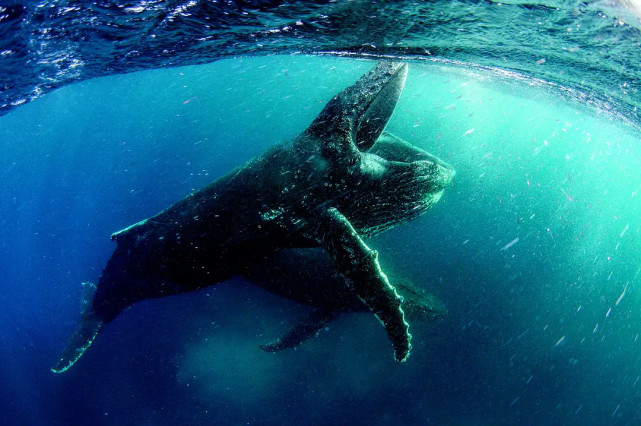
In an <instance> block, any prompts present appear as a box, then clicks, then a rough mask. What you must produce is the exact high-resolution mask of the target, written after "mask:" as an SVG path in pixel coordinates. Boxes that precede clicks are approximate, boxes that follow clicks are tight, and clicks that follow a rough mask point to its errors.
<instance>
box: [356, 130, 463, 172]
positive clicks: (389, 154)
mask: <svg viewBox="0 0 641 426" xmlns="http://www.w3.org/2000/svg"><path fill="white" fill-rule="evenodd" d="M368 152H369V153H371V154H374V155H378V156H379V157H381V158H384V159H385V160H387V161H391V162H396V163H403V164H411V163H424V164H428V163H431V164H435V165H436V166H437V167H438V173H437V174H438V175H439V176H440V178H441V180H442V182H443V183H444V184H448V183H450V182H451V181H452V179H454V176H455V175H456V170H455V169H454V167H452V166H451V165H450V164H448V163H447V162H446V161H444V160H442V159H441V158H439V157H437V156H436V155H433V154H430V153H429V152H427V151H425V150H423V149H421V148H419V147H417V146H414V145H412V144H410V143H408V142H406V141H404V140H403V139H401V138H399V137H398V136H395V135H393V134H391V133H389V132H383V133H382V134H381V136H380V137H379V139H378V140H377V141H376V143H375V144H374V146H373V147H372V148H371V149H370V150H369V151H368ZM430 176H433V174H430Z"/></svg>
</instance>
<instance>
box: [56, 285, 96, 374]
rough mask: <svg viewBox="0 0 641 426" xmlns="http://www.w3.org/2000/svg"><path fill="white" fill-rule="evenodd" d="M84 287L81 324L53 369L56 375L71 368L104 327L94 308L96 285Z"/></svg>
mask: <svg viewBox="0 0 641 426" xmlns="http://www.w3.org/2000/svg"><path fill="white" fill-rule="evenodd" d="M82 285H83V286H84V289H83V290H84V291H83V296H82V314H81V316H80V323H79V324H78V328H77V329H76V331H75V332H74V333H73V334H72V335H71V337H70V338H69V340H68V341H67V345H66V346H65V348H64V350H63V351H62V355H61V356H60V359H59V360H58V362H57V363H56V365H55V366H53V368H51V371H53V372H54V373H62V372H65V371H67V370H68V369H69V368H71V366H72V365H73V364H74V363H75V362H76V361H78V359H79V358H80V357H81V356H82V354H84V353H85V351H86V350H87V348H88V347H89V346H91V343H93V340H94V339H95V338H96V335H97V334H98V331H100V327H102V320H100V319H99V318H98V316H97V315H96V313H95V311H94V309H93V306H92V302H93V295H94V293H95V292H96V285H95V284H93V283H89V282H86V283H82Z"/></svg>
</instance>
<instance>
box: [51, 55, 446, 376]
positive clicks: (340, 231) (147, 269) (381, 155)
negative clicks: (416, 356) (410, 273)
mask: <svg viewBox="0 0 641 426" xmlns="http://www.w3.org/2000/svg"><path fill="white" fill-rule="evenodd" d="M407 70H408V67H407V64H403V63H394V62H379V63H378V64H376V65H375V66H374V68H373V69H372V70H371V71H369V72H368V73H367V74H365V75H364V76H362V77H361V78H360V79H359V80H358V81H357V82H356V83H354V84H353V85H351V86H349V87H347V88H346V89H344V90H343V91H342V92H340V93H339V94H337V95H336V96H334V97H333V98H332V99H331V100H330V101H329V102H328V103H327V104H326V105H325V107H324V108H323V110H322V111H321V112H320V114H319V115H318V116H317V117H316V119H314V121H313V122H312V123H311V124H310V126H309V127H308V128H307V129H306V130H305V131H303V132H302V133H301V134H300V135H298V136H297V137H295V138H294V139H293V140H291V141H288V142H285V143H282V144H279V145H276V146H274V147H272V148H271V149H269V150H267V151H266V152H265V153H263V154H262V155H260V156H258V157H256V158H254V159H253V160H250V161H249V162H247V163H246V164H244V165H242V166H240V167H238V168H237V169H235V170H233V171H231V172H230V173H228V174H227V175H224V176H222V177H220V178H218V179H217V180H215V181H214V182H212V183H210V184H209V185H207V186H205V187H204V188H202V189H200V190H198V191H196V192H194V193H192V194H190V195H188V196H187V197H185V198H184V199H182V200H180V201H178V202H177V203H175V204H173V205H172V206H170V207H169V208H167V209H166V210H163V211H161V212H160V213H158V214H156V215H155V216H152V217H150V218H147V219H144V220H142V221H140V222H138V223H135V224H133V225H131V226H129V227H127V228H125V229H123V230H121V231H119V232H116V233H115V234H113V235H112V237H111V239H112V241H114V242H115V243H116V247H115V250H114V253H113V254H112V256H111V257H110V259H109V260H108V261H107V264H106V266H105V268H104V269H103V272H102V274H101V276H100V279H99V281H98V284H97V285H94V284H92V283H85V285H84V288H85V294H84V296H83V309H82V314H81V319H80V323H79V325H78V328H77V330H76V331H75V332H74V333H73V334H72V336H71V337H70V339H69V341H68V342H67V345H66V346H65V348H64V349H63V352H62V355H61V357H60V358H59V360H58V362H57V363H56V364H55V365H54V367H53V368H52V371H53V372H56V373H60V372H63V371H66V370H67V369H69V368H70V367H71V366H72V365H73V364H74V363H75V362H76V361H77V360H78V359H79V358H80V357H81V355H82V354H83V353H84V352H85V350H86V349H87V348H88V347H89V345H91V343H92V342H93V340H94V338H95V337H96V335H97V334H98V332H99V330H100V328H101V327H102V326H103V325H104V324H107V323H109V322H111V321H112V320H114V319H115V318H116V317H117V316H118V315H119V314H120V313H121V312H122V311H123V310H124V309H126V308H128V307H129V306H131V305H133V304H134V303H136V302H138V301H141V300H144V299H150V298H157V297H164V296H169V295H175V294H180V293H184V292H188V291H193V290H197V289H200V288H203V287H206V286H210V285H213V284H216V283H219V282H221V281H225V280H227V279H229V278H231V277H232V276H234V275H238V274H240V275H242V273H243V270H244V269H245V268H246V266H247V265H250V264H253V263H255V262H258V261H260V260H262V259H265V258H268V257H270V256H273V255H274V254H276V253H278V252H279V251H280V250H283V249H287V248H310V247H318V246H320V247H322V248H324V249H325V250H326V251H327V252H328V253H329V256H330V258H331V261H332V263H333V264H334V267H335V268H336V270H337V271H338V272H339V273H340V274H341V275H342V276H343V277H344V278H345V282H346V283H348V285H349V287H350V289H351V290H352V291H353V292H354V293H355V294H356V295H357V296H358V298H359V299H361V300H362V301H363V303H364V304H365V306H367V308H368V309H369V310H370V311H371V312H372V313H373V314H374V315H375V316H376V317H377V318H378V320H379V321H380V322H381V324H382V325H383V327H384V329H385V331H386V333H387V336H388V338H389V340H390V341H391V343H392V347H393V350H394V357H395V359H396V360H397V361H398V362H402V361H405V360H406V359H407V357H408V356H409V353H410V348H411V343H410V339H411V334H410V332H409V325H408V323H407V322H406V321H405V317H404V312H403V309H402V304H401V298H400V297H399V295H398V293H397V292H396V290H395V288H394V287H393V286H392V285H390V283H389V281H388V279H387V276H386V275H385V273H384V272H383V271H382V270H381V267H380V265H379V262H378V253H377V252H376V251H375V250H372V249H370V248H369V247H368V246H367V244H366V243H365V241H364V239H365V238H367V237H370V236H372V235H375V234H378V233H380V232H382V231H385V230H387V229H390V228H392V227H394V226H396V225H399V224H401V223H403V222H406V221H408V220H410V219H413V218H415V217H417V216H419V215H420V214H422V213H424V212H425V211H427V210H428V209H429V208H430V207H431V206H432V205H433V204H434V203H436V202H437V201H438V200H439V199H440V197H441V195H442V193H443V191H444V189H445V187H446V186H448V185H449V184H450V182H451V180H452V178H453V177H454V174H455V172H454V169H453V168H452V167H451V166H449V165H448V164H447V163H445V162H443V161H441V160H439V159H438V158H436V157H434V156H431V155H429V154H427V153H425V152H424V151H422V150H418V149H414V148H413V147H412V146H411V145H410V144H408V143H406V142H404V141H402V140H400V139H398V138H395V137H394V136H392V135H389V134H383V130H384V128H385V126H386V124H387V122H388V120H389V118H390V117H391V116H392V114H393V112H394V109H395V107H396V104H397V102H398V99H399V96H400V94H401V91H402V89H403V87H404V84H405V78H406V75H407ZM381 138H382V139H383V141H381V147H380V148H379V150H378V151H372V152H370V150H371V148H372V147H373V146H374V145H375V143H376V142H377V141H378V140H379V139H381ZM302 285H304V284H302Z"/></svg>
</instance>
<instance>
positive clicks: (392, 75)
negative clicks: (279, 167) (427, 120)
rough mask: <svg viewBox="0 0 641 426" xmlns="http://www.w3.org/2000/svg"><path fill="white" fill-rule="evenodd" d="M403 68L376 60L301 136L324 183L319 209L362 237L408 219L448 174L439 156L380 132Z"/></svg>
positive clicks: (435, 196) (435, 195)
mask: <svg viewBox="0 0 641 426" xmlns="http://www.w3.org/2000/svg"><path fill="white" fill-rule="evenodd" d="M407 69H408V67H407V64H403V63H393V62H380V63H378V64H377V65H376V66H375V67H374V68H373V69H372V70H371V71H370V72H369V73H367V74H365V75H364V76H363V77H361V78H360V79H359V80H358V81H357V82H356V83H355V84H353V85H352V86H350V87H348V88H347V89H345V90H343V91H342V92H341V93H339V94H338V95H336V96H335V97H334V98H333V99H332V100H331V101H330V102H329V103H328V104H327V105H326V106H325V108H324V109H323V111H322V112H321V113H320V114H319V116H318V117H317V118H316V120H314V122H313V123H312V124H311V126H310V127H309V128H308V129H307V130H306V131H305V133H304V134H303V138H302V140H305V141H307V142H306V143H309V141H312V142H313V144H314V145H315V146H316V147H318V149H319V152H318V154H317V155H311V156H310V157H309V158H310V159H311V160H309V161H310V163H313V164H315V165H317V168H318V169H320V170H322V175H323V179H324V181H325V182H324V183H323V185H324V187H323V191H325V194H324V196H323V197H317V199H323V200H325V201H324V203H322V205H320V206H319V207H320V208H324V207H326V206H331V207H335V208H337V209H338V210H339V211H340V212H341V213H342V214H343V215H344V216H345V217H347V218H348V219H349V221H350V222H351V224H352V226H354V228H355V229H356V230H357V231H358V232H359V233H360V234H361V235H362V236H364V237H367V236H371V235H375V234H377V233H380V232H382V231H385V230H387V229H389V228H391V227H393V226H396V225H398V224H400V223H403V222H406V221H408V220H411V219H413V218H415V217H417V216H419V215H421V214H422V213H424V212H425V211H427V210H428V209H429V208H430V207H431V206H432V205H433V204H434V203H436V202H437V201H438V200H439V199H440V198H441V195H442V194H443V190H444V189H445V187H447V186H448V185H449V184H450V183H451V181H452V178H453V177H454V175H455V171H454V169H453V168H452V167H451V166H450V165H449V164H447V163H446V162H444V161H443V160H440V159H439V158H437V157H435V156H433V155H431V154H429V153H428V152H426V151H424V150H422V149H420V148H418V147H415V146H413V145H412V144H410V143H407V142H405V141H403V140H402V139H400V138H398V137H396V136H394V135H391V134H389V133H387V132H384V129H385V126H386V124H387V122H388V121H389V119H390V117H391V116H392V114H393V112H394V109H395V108H396V104H397V102H398V99H399V97H400V94H401V91H402V90H403V86H404V85H405V78H406V76H407Z"/></svg>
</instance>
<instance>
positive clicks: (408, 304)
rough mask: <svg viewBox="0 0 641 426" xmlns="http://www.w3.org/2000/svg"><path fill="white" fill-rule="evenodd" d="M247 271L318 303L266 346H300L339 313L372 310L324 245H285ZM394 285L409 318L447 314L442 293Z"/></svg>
mask: <svg viewBox="0 0 641 426" xmlns="http://www.w3.org/2000/svg"><path fill="white" fill-rule="evenodd" d="M243 277H244V278H245V279H247V280H248V281H250V282H252V283H253V284H255V285H257V286H259V287H261V288H263V289H265V290H267V291H269V292H271V293H274V294H277V295H279V296H282V297H284V298H287V299H290V300H293V301H295V302H298V303H300V304H303V305H309V306H311V307H313V308H314V310H313V311H312V312H311V313H310V314H309V315H308V316H306V317H304V318H302V319H301V320H300V321H298V322H297V323H296V324H295V325H294V326H293V327H292V328H291V329H290V330H288V331H287V332H286V333H285V334H284V335H283V336H281V337H280V338H278V339H276V340H274V341H272V342H270V343H268V344H265V345H261V346H260V347H261V349H263V350H264V351H266V352H276V351H280V350H283V349H287V348H294V347H297V346H298V345H300V344H301V343H302V342H304V341H305V340H307V339H309V338H312V337H315V336H317V335H318V333H319V332H320V330H321V329H323V328H324V327H326V326H327V325H328V324H329V323H330V322H331V321H332V320H334V319H336V318H337V317H338V316H339V315H342V314H345V313H352V312H368V311H369V308H368V307H367V305H365V303H363V301H362V300H361V299H360V298H359V297H358V296H357V295H356V294H355V293H354V292H353V291H351V289H350V287H349V284H348V283H346V281H345V278H344V277H343V276H342V275H341V274H340V273H339V272H338V271H337V270H336V269H335V268H334V265H333V264H332V260H331V258H330V257H329V254H328V253H327V251H326V250H323V249H322V248H307V249H285V250H281V251H279V252H278V253H276V254H274V255H273V256H271V257H269V258H267V259H265V260H264V261H261V262H258V263H256V264H254V265H251V266H248V267H247V269H246V270H245V271H244V272H243ZM393 285H394V287H395V288H396V291H397V292H398V293H399V295H400V296H401V299H402V305H401V307H402V309H403V312H404V313H405V315H406V316H407V318H408V319H409V320H438V319H440V318H442V317H444V316H445V315H447V308H446V307H445V305H443V303H442V302H441V301H440V300H438V299H437V298H436V296H434V295H433V294H431V293H429V292H427V291H425V290H423V289H421V288H419V287H417V286H416V285H414V284H413V283H412V282H410V281H408V280H403V279H394V280H393Z"/></svg>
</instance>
